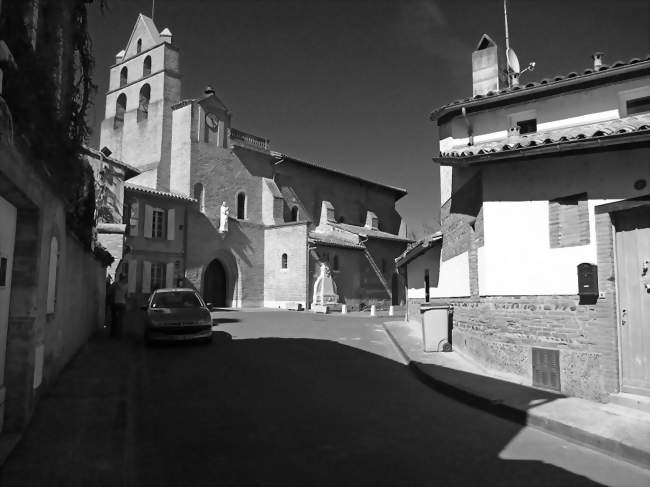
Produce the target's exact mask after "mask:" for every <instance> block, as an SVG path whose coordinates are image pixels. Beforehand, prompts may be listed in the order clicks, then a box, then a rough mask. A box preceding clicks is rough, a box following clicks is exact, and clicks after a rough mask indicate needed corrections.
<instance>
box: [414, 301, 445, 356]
mask: <svg viewBox="0 0 650 487" xmlns="http://www.w3.org/2000/svg"><path fill="white" fill-rule="evenodd" d="M420 314H421V315H422V342H423V345H424V351H425V352H451V327H452V323H453V321H452V318H453V308H452V307H451V306H428V305H426V306H422V307H421V308H420Z"/></svg>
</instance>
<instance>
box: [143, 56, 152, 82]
mask: <svg viewBox="0 0 650 487" xmlns="http://www.w3.org/2000/svg"><path fill="white" fill-rule="evenodd" d="M150 74H151V56H147V57H146V58H144V63H142V76H143V77H144V76H149V75H150Z"/></svg>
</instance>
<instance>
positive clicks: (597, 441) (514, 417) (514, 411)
mask: <svg viewBox="0 0 650 487" xmlns="http://www.w3.org/2000/svg"><path fill="white" fill-rule="evenodd" d="M383 326H384V330H386V333H387V334H388V336H389V337H390V339H391V341H392V342H393V344H394V345H395V347H396V348H397V349H398V350H399V352H400V355H401V356H402V357H403V358H404V359H405V360H406V363H407V366H408V368H409V369H410V370H411V371H412V372H413V374H414V375H415V376H416V377H417V378H418V380H420V382H422V383H423V384H425V385H427V386H429V387H431V388H432V389H435V390H437V391H439V392H441V393H443V394H445V395H447V396H449V397H451V398H453V399H456V400H458V401H460V402H463V403H465V404H467V405H469V406H471V407H475V408H477V409H481V410H483V411H487V412H489V413H491V414H494V415H495V416H498V417H500V418H503V419H506V420H509V421H512V422H514V423H517V424H519V425H522V426H530V427H533V428H537V429H539V430H542V431H545V432H547V433H549V434H552V435H554V436H557V437H559V438H562V439H564V440H567V441H570V442H572V443H576V444H578V445H582V446H585V447H588V448H591V449H593V450H596V451H599V452H601V453H605V454H607V455H611V456H613V457H616V458H617V459H619V460H622V461H625V462H627V463H630V464H633V465H636V466H638V467H641V468H644V469H648V468H649V467H650V450H643V449H641V448H637V447H635V446H631V445H627V444H625V443H622V442H621V441H618V440H614V439H612V438H608V437H605V436H601V435H598V434H594V433H590V432H589V431H586V430H583V429H581V428H577V427H575V426H572V425H570V424H566V423H562V422H560V421H557V420H554V419H552V418H549V417H548V416H543V415H538V414H535V412H534V411H529V410H526V409H521V408H517V407H515V406H511V405H509V404H507V403H505V402H503V401H502V400H492V399H488V398H486V397H484V396H482V395H480V394H478V393H476V392H473V391H472V390H469V389H466V388H463V387H462V386H460V385H456V384H453V383H450V382H446V381H444V380H441V379H438V378H436V377H434V376H432V375H429V374H428V373H426V372H425V371H424V370H423V369H422V368H421V366H420V365H421V364H420V363H419V362H414V361H412V360H411V359H410V358H409V357H408V355H407V354H406V352H405V351H404V349H403V348H402V346H401V345H400V344H399V342H398V341H397V339H396V338H395V337H394V336H393V334H392V333H391V332H390V330H388V327H387V326H386V325H385V324H384V325H383ZM422 365H425V364H422Z"/></svg>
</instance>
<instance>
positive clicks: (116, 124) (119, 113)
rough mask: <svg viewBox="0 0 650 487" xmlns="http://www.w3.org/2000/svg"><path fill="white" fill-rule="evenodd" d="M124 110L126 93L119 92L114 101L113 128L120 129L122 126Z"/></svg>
mask: <svg viewBox="0 0 650 487" xmlns="http://www.w3.org/2000/svg"><path fill="white" fill-rule="evenodd" d="M125 112H126V95H125V94H124V93H121V94H120V96H118V97H117V100H116V101H115V117H114V118H113V128H115V129H120V128H122V127H123V126H124V113H125Z"/></svg>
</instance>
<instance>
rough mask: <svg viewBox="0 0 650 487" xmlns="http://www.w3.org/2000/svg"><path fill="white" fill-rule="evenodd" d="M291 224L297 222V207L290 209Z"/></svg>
mask: <svg viewBox="0 0 650 487" xmlns="http://www.w3.org/2000/svg"><path fill="white" fill-rule="evenodd" d="M290 221H292V222H297V221H298V207H297V206H294V207H293V208H291V220H290Z"/></svg>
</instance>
